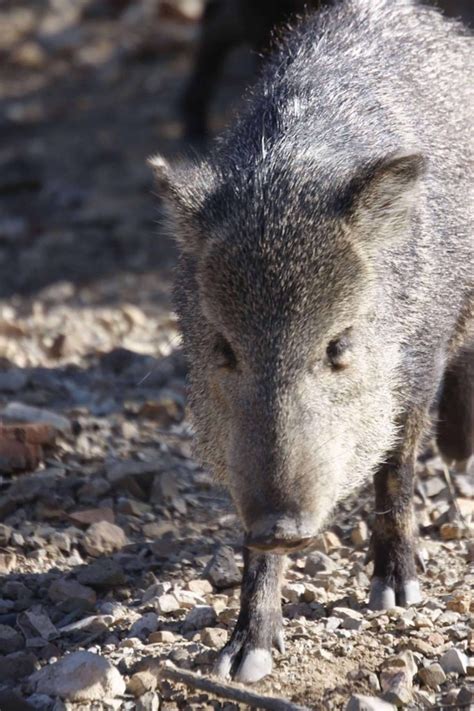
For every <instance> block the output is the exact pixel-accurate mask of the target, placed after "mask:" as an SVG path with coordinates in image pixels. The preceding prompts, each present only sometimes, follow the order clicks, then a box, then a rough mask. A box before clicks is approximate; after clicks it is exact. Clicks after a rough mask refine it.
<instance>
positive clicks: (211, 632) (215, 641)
mask: <svg viewBox="0 0 474 711" xmlns="http://www.w3.org/2000/svg"><path fill="white" fill-rule="evenodd" d="M200 637H201V642H202V643H203V644H205V645H206V647H212V649H220V648H221V647H223V646H224V645H225V643H226V642H227V638H228V633H227V630H223V629H220V628H219V627H205V628H204V629H203V630H201V635H200Z"/></svg>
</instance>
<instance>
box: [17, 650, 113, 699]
mask: <svg viewBox="0 0 474 711" xmlns="http://www.w3.org/2000/svg"><path fill="white" fill-rule="evenodd" d="M31 682H32V683H33V684H34V686H35V689H36V691H37V692H38V693H43V694H49V695H51V696H59V697H60V698H61V699H65V700H68V701H100V700H102V699H106V698H112V699H113V698H114V697H116V696H119V695H121V694H123V693H124V692H125V682H124V680H123V679H122V676H121V675H120V673H119V671H118V670H117V669H116V668H115V667H114V666H113V664H111V663H110V662H109V660H108V659H105V658H104V657H100V656H99V655H98V654H92V652H73V653H72V654H70V655H68V656H66V657H63V658H62V659H60V660H59V661H58V662H55V663H54V664H50V665H48V666H46V667H43V669H41V670H40V671H38V672H36V674H34V675H33V677H32V678H31Z"/></svg>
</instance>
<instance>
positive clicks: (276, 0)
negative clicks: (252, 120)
mask: <svg viewBox="0 0 474 711" xmlns="http://www.w3.org/2000/svg"><path fill="white" fill-rule="evenodd" d="M325 2H326V3H327V0H271V2H269V1H268V0H208V2H207V3H206V5H205V8H204V14H203V18H202V25H201V36H200V38H199V47H198V51H197V54H196V60H195V65H194V69H193V73H192V75H191V76H190V78H189V81H188V82H187V84H186V88H185V90H184V93H183V96H182V99H181V111H182V115H183V121H184V130H185V134H186V136H187V138H189V139H191V140H202V139H204V138H205V137H206V136H207V133H208V126H207V124H208V118H207V113H208V109H209V103H210V101H211V98H212V94H213V92H214V89H215V87H216V84H217V81H218V78H219V74H220V71H221V70H222V67H223V63H224V60H225V58H226V57H227V55H228V54H229V52H230V51H231V50H232V49H234V48H235V47H238V46H239V45H241V44H250V45H251V47H253V49H254V50H255V51H256V52H257V53H265V52H266V51H267V50H268V49H269V48H270V46H271V44H272V42H271V37H272V32H274V31H275V30H277V29H278V28H279V27H281V26H282V25H283V24H285V23H286V22H289V21H290V20H292V19H294V18H295V15H296V14H297V13H303V12H304V11H305V10H306V9H308V8H315V9H317V8H319V7H320V6H321V5H323V4H325Z"/></svg>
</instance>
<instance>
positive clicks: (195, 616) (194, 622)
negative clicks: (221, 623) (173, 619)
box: [183, 605, 217, 631]
mask: <svg viewBox="0 0 474 711" xmlns="http://www.w3.org/2000/svg"><path fill="white" fill-rule="evenodd" d="M216 620H217V615H216V611H215V610H214V608H213V607H210V605H196V607H195V608H194V609H192V610H191V612H189V613H188V615H187V616H186V619H185V620H184V624H183V629H184V630H185V631H186V630H200V629H202V628H203V627H212V626H213V625H214V624H215V623H216Z"/></svg>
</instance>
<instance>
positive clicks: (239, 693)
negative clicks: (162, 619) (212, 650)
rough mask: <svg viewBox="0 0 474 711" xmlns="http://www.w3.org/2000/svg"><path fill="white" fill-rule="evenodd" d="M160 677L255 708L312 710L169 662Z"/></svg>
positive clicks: (282, 710)
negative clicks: (210, 677)
mask: <svg viewBox="0 0 474 711" xmlns="http://www.w3.org/2000/svg"><path fill="white" fill-rule="evenodd" d="M159 677H160V679H166V680H167V681H174V682H178V683H180V684H186V686H190V687H192V688H194V689H200V690H201V691H207V692H208V693H209V694H212V695H213V696H219V697H221V698H224V699H229V700H230V701H236V702H237V703H240V704H246V705H247V706H250V707H251V708H255V709H268V711H310V710H309V709H308V708H307V707H306V706H298V705H296V704H292V703H291V702H290V701H286V699H278V698H275V697H273V696H262V695H260V694H256V693H255V692H253V691H248V690H247V689H244V688H243V687H242V686H237V685H236V684H226V683H224V682H222V681H216V680H214V679H209V678H208V677H203V676H200V675H199V674H196V673H195V672H191V671H187V670H184V669H178V668H177V667H175V666H172V665H171V664H170V663H169V662H168V663H166V664H164V665H163V666H162V667H161V668H160V672H159Z"/></svg>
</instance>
